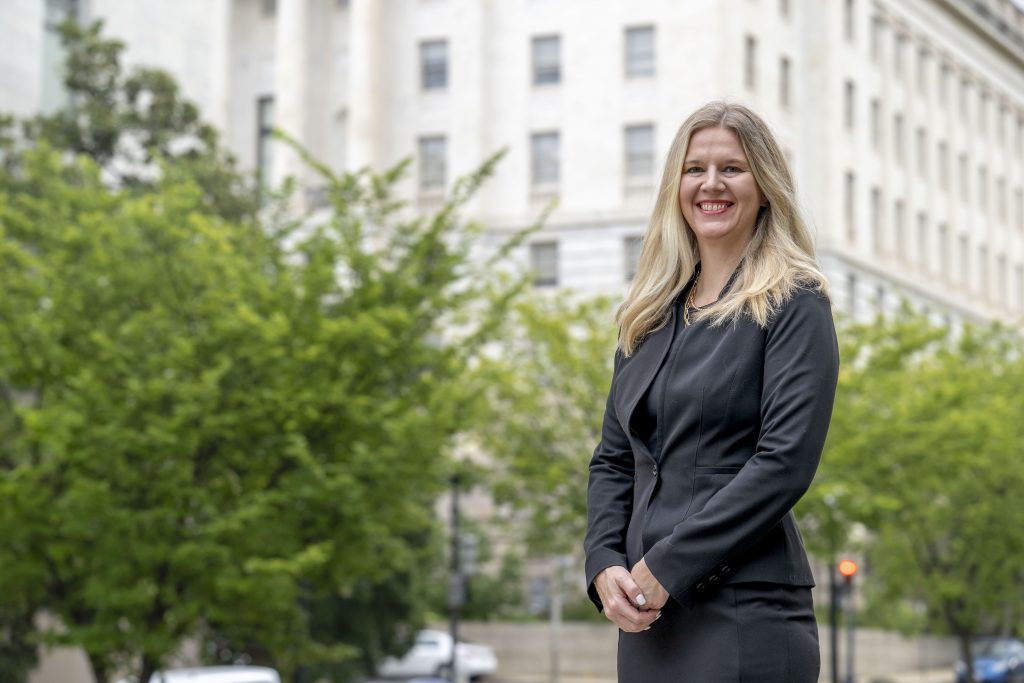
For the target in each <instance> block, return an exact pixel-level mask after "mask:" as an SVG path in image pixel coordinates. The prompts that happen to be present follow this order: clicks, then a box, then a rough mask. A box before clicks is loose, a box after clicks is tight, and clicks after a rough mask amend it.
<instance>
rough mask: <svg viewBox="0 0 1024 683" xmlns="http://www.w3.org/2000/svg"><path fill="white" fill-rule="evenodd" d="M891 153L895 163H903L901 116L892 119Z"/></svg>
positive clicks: (897, 115)
mask: <svg viewBox="0 0 1024 683" xmlns="http://www.w3.org/2000/svg"><path fill="white" fill-rule="evenodd" d="M892 152H893V155H894V156H895V157H896V163H899V164H902V163H903V114H896V115H895V116H893V117H892Z"/></svg>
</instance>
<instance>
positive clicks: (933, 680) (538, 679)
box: [489, 667, 954, 683]
mask: <svg viewBox="0 0 1024 683" xmlns="http://www.w3.org/2000/svg"><path fill="white" fill-rule="evenodd" d="M823 680H824V679H823ZM489 681H490V683H551V678H550V677H549V676H546V675H544V676H539V675H528V674H522V675H518V676H508V675H505V676H498V677H496V678H491V679H489ZM953 681H954V674H953V670H952V668H950V667H944V668H941V669H927V670H924V671H904V672H900V673H893V674H887V675H885V676H874V677H872V678H871V679H870V680H869V679H866V678H861V677H860V676H858V677H857V683H953ZM561 683H616V681H615V679H614V678H597V677H579V676H562V680H561Z"/></svg>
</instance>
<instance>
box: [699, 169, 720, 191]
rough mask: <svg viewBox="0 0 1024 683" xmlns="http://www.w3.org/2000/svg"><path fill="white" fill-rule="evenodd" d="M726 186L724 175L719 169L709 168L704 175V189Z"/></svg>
mask: <svg viewBox="0 0 1024 683" xmlns="http://www.w3.org/2000/svg"><path fill="white" fill-rule="evenodd" d="M724 187H725V185H724V184H723V183H722V176H721V175H720V174H719V173H718V169H715V168H709V169H708V172H707V173H706V174H705V176H704V189H705V190H709V191H715V190H721V189H723V188H724Z"/></svg>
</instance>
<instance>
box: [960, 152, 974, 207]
mask: <svg viewBox="0 0 1024 683" xmlns="http://www.w3.org/2000/svg"><path fill="white" fill-rule="evenodd" d="M957 166H958V171H959V173H958V175H959V176H960V199H961V200H963V201H965V202H966V201H970V197H971V182H970V177H969V174H968V172H967V153H966V152H961V153H960V156H959V157H958V158H957Z"/></svg>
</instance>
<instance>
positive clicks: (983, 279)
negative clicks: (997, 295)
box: [977, 244, 989, 299]
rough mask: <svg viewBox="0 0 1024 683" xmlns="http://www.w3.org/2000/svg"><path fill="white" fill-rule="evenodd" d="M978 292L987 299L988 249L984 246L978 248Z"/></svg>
mask: <svg viewBox="0 0 1024 683" xmlns="http://www.w3.org/2000/svg"><path fill="white" fill-rule="evenodd" d="M977 272H978V291H979V292H981V295H982V296H983V297H985V298H986V299H987V298H988V295H989V289H988V247H986V246H985V245H984V244H982V245H980V246H979V247H978V267H977Z"/></svg>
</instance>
